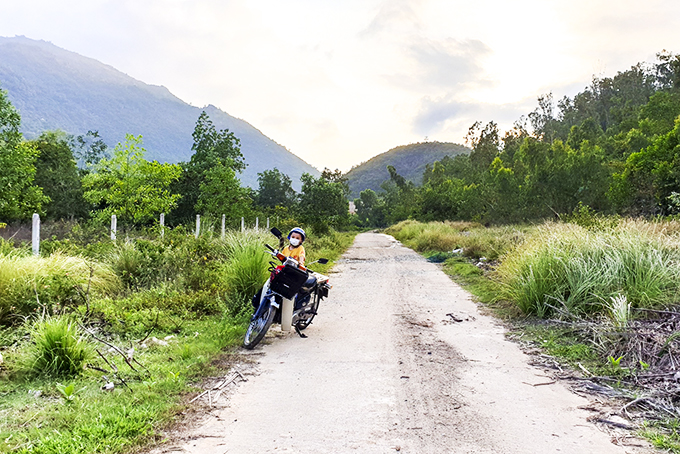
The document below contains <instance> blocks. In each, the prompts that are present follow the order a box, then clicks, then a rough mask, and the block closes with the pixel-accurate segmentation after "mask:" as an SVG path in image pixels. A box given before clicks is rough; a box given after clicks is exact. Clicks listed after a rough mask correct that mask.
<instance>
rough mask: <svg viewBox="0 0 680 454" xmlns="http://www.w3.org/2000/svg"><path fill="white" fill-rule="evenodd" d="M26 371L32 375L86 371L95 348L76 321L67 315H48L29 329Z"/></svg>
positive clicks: (65, 375) (51, 375) (70, 375)
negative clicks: (85, 367)
mask: <svg viewBox="0 0 680 454" xmlns="http://www.w3.org/2000/svg"><path fill="white" fill-rule="evenodd" d="M29 332H30V338H31V344H30V346H29V351H28V358H27V359H28V360H27V364H26V366H27V371H28V372H29V373H30V374H32V375H44V376H48V377H73V376H76V375H79V374H80V373H82V372H83V368H84V366H85V362H86V361H87V360H88V359H89V358H90V357H91V356H92V348H91V346H90V345H89V344H88V343H87V341H86V340H85V339H84V337H83V335H82V333H81V332H80V330H79V329H78V326H77V325H76V323H75V322H74V321H72V320H70V319H68V318H67V317H64V316H56V317H51V316H45V317H41V318H40V319H39V320H38V321H36V322H35V323H34V324H33V326H32V327H31V329H30V331H29Z"/></svg>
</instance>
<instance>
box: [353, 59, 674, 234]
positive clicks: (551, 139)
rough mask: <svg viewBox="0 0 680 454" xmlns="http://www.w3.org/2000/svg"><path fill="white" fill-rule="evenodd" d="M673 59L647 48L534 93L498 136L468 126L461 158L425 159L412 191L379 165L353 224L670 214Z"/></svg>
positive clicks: (493, 129)
mask: <svg viewBox="0 0 680 454" xmlns="http://www.w3.org/2000/svg"><path fill="white" fill-rule="evenodd" d="M679 115H680V55H677V54H673V53H670V52H666V51H664V52H661V53H659V54H657V61H656V62H655V63H653V64H643V63H639V64H637V65H635V66H633V67H631V68H630V69H629V70H627V71H624V72H619V73H618V74H616V75H615V76H614V77H603V78H599V77H595V78H593V81H592V83H591V84H590V85H589V86H588V87H587V88H586V89H585V90H583V91H582V92H580V93H578V94H577V95H575V96H574V97H573V98H570V97H566V96H565V97H564V98H562V99H560V100H559V101H557V102H555V100H554V99H553V96H552V93H549V94H547V95H543V96H540V97H539V98H538V106H537V107H536V109H535V110H534V111H533V112H531V113H529V114H528V115H526V116H522V117H521V118H520V119H519V120H517V121H516V122H515V124H514V126H513V128H512V129H511V130H509V131H506V132H504V133H502V132H501V131H500V130H499V128H498V125H497V124H496V123H495V122H493V121H491V122H489V123H487V124H485V125H484V124H482V123H480V122H476V123H474V124H473V125H472V126H471V127H470V129H469V131H468V135H467V137H466V143H467V144H468V145H469V146H470V147H471V148H472V152H471V153H470V154H469V155H458V156H455V157H453V158H450V157H445V158H443V159H442V160H440V161H437V162H435V163H433V164H432V165H429V166H428V167H427V168H426V170H425V172H424V175H423V184H422V185H421V186H418V187H416V186H415V185H414V184H413V183H412V182H410V181H407V180H406V179H404V178H403V177H402V176H400V175H399V174H398V173H397V171H396V170H395V169H394V168H393V167H388V170H389V172H390V179H389V180H387V181H386V182H384V183H383V184H382V186H381V187H382V190H381V191H379V192H377V193H376V192H375V191H372V190H366V191H363V192H361V194H360V197H359V198H358V199H356V200H355V204H356V207H357V214H358V221H359V223H360V224H361V225H364V226H385V225H389V224H393V223H395V222H398V221H400V220H403V219H408V218H412V219H418V220H423V221H432V220H475V221H480V222H484V223H514V222H527V221H534V220H541V219H546V218H554V217H562V216H563V215H565V214H567V215H569V214H572V213H574V212H576V211H582V210H587V211H591V212H597V213H603V214H620V215H625V216H647V217H648V216H669V215H675V214H678V213H680V118H679Z"/></svg>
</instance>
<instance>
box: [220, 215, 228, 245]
mask: <svg viewBox="0 0 680 454" xmlns="http://www.w3.org/2000/svg"><path fill="white" fill-rule="evenodd" d="M226 229H227V215H226V214H223V215H222V237H221V238H222V239H224V235H225V233H226Z"/></svg>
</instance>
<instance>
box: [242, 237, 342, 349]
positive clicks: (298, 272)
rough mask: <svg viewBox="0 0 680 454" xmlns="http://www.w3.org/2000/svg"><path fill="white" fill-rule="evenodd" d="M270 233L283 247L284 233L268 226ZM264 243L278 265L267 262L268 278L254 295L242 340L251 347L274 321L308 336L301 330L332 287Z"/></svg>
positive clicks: (326, 277)
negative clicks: (248, 322)
mask: <svg viewBox="0 0 680 454" xmlns="http://www.w3.org/2000/svg"><path fill="white" fill-rule="evenodd" d="M271 232H272V233H273V234H274V235H275V236H276V237H277V238H278V239H279V249H282V248H283V247H284V238H283V234H282V233H281V231H280V230H279V229H277V228H273V229H271ZM265 246H266V247H267V249H269V251H268V252H269V254H271V255H272V257H275V258H276V259H278V260H279V261H280V262H281V264H280V265H278V264H277V263H275V262H269V264H270V268H269V272H270V277H269V279H268V280H267V282H265V283H264V285H263V286H262V289H261V290H260V292H258V293H257V294H256V295H255V296H254V297H253V307H254V308H255V313H254V314H253V316H252V318H251V319H250V324H249V325H248V330H247V331H246V336H245V339H244V340H243V346H244V347H245V348H247V349H252V348H254V347H255V346H256V345H257V344H258V343H260V341H261V340H262V339H263V338H264V336H265V334H267V331H268V330H269V328H270V327H271V325H272V323H274V322H278V323H281V325H282V328H283V327H284V325H287V324H288V323H290V326H293V327H294V328H295V331H296V332H297V333H298V334H299V335H300V337H307V336H305V335H304V334H303V333H302V331H303V330H304V329H305V328H307V327H308V326H309V325H310V324H311V323H312V320H313V319H314V316H315V315H316V313H317V311H318V309H319V302H320V301H321V300H322V299H323V298H326V297H327V296H328V291H329V290H330V289H331V285H330V284H329V283H328V276H324V275H323V274H320V273H316V272H314V271H312V270H310V269H309V268H307V267H305V266H303V265H301V264H300V263H298V261H297V260H295V259H293V258H291V257H286V256H285V255H283V254H282V253H281V252H279V250H278V249H274V248H272V247H271V246H269V245H268V244H266V245H265ZM314 263H321V264H325V263H328V260H327V259H319V260H317V261H316V262H313V263H311V264H314ZM291 301H292V316H291V314H290V312H286V309H287V308H289V307H290V305H291V304H290V303H291ZM287 310H288V311H290V309H287Z"/></svg>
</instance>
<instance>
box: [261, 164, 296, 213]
mask: <svg viewBox="0 0 680 454" xmlns="http://www.w3.org/2000/svg"><path fill="white" fill-rule="evenodd" d="M257 181H258V183H259V187H258V189H257V204H258V205H260V206H261V207H264V208H274V207H277V206H281V207H286V208H290V207H292V206H293V204H294V203H295V190H294V189H293V186H292V181H291V179H290V177H289V176H288V175H285V174H283V173H281V172H280V171H279V169H277V168H274V169H272V170H265V171H263V172H261V173H258V174H257Z"/></svg>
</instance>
